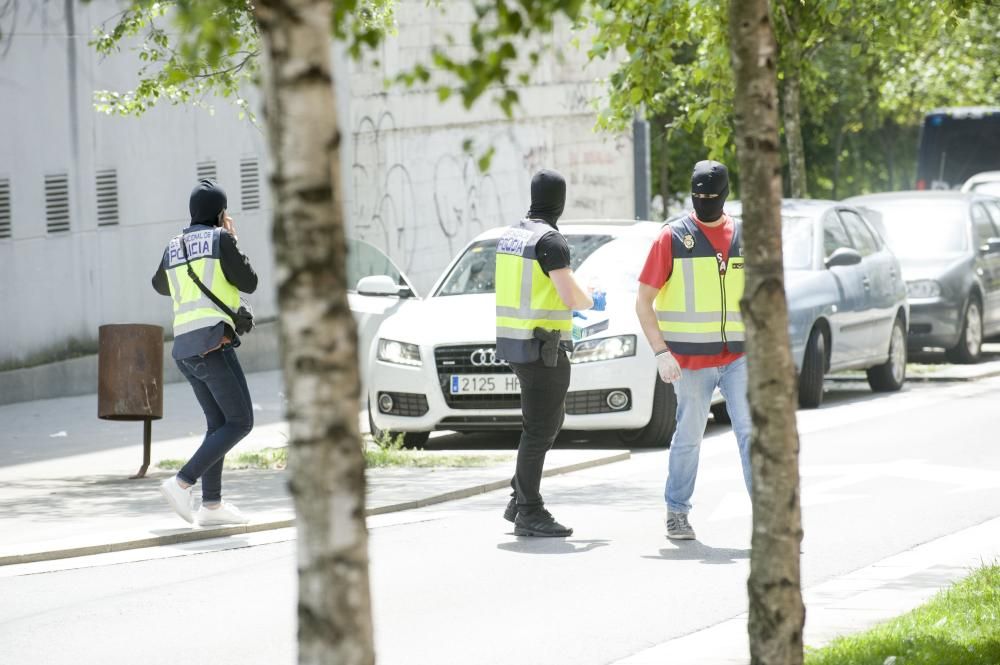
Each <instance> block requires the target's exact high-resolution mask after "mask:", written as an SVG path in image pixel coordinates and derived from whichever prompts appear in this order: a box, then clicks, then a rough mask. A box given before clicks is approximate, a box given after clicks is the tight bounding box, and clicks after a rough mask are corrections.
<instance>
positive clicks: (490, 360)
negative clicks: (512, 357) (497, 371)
mask: <svg viewBox="0 0 1000 665" xmlns="http://www.w3.org/2000/svg"><path fill="white" fill-rule="evenodd" d="M469 361H470V362H471V363H472V366H473V367H503V366H504V365H506V364H507V361H506V360H501V359H500V358H497V351H496V349H476V350H475V351H473V352H472V355H470V356H469Z"/></svg>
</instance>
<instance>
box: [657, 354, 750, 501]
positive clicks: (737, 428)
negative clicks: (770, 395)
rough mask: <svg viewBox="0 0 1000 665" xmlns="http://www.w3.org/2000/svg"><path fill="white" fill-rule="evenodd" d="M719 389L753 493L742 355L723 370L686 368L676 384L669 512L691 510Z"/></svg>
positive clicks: (667, 489) (668, 495)
mask: <svg viewBox="0 0 1000 665" xmlns="http://www.w3.org/2000/svg"><path fill="white" fill-rule="evenodd" d="M716 386H718V387H719V390H721V391H722V396H723V397H725V398H726V410H727V411H729V418H730V419H731V420H732V421H733V432H734V433H735V434H736V443H737V445H738V446H739V450H740V461H741V462H742V463H743V482H744V483H745V484H746V487H747V492H748V493H749V492H750V427H751V423H750V404H749V402H748V400H747V359H746V356H741V357H740V358H738V359H737V360H734V361H733V362H731V363H729V364H728V365H723V366H721V367H709V368H706V369H697V370H689V369H682V370H681V379H680V381H677V382H676V383H674V392H675V393H676V394H677V429H676V430H674V438H673V440H672V441H671V443H670V468H669V472H668V473H667V487H666V490H665V491H664V499H665V500H666V502H667V510H669V511H671V512H675V513H688V512H690V511H691V495H692V494H693V493H694V481H695V479H696V478H697V477H698V456H699V455H700V453H701V439H702V437H703V436H704V434H705V423H706V421H707V420H708V414H709V411H710V410H711V408H712V393H713V392H714V391H715V387H716Z"/></svg>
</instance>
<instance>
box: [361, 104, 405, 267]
mask: <svg viewBox="0 0 1000 665" xmlns="http://www.w3.org/2000/svg"><path fill="white" fill-rule="evenodd" d="M395 129H396V121H395V119H394V118H393V116H392V114H391V113H389V112H388V111H386V112H383V113H382V114H381V115H380V116H379V117H378V119H377V120H376V119H374V118H371V117H369V116H365V117H363V118H362V119H361V120H360V122H359V123H358V126H357V128H356V129H355V131H354V136H353V139H354V161H353V163H352V164H351V176H352V177H351V180H352V191H353V197H352V210H351V222H352V224H353V229H352V231H353V234H354V235H356V236H357V237H359V238H361V239H362V240H366V241H368V242H370V243H372V244H373V245H375V246H376V247H381V248H382V249H383V250H384V251H385V252H386V253H387V254H388V255H389V256H391V257H392V258H393V259H395V260H396V261H398V262H400V264H401V266H402V267H403V268H404V269H409V268H410V266H411V262H412V260H413V255H414V253H415V247H416V244H415V243H416V236H417V234H416V233H415V232H414V231H415V230H416V229H415V227H416V223H417V220H416V211H417V199H416V195H415V193H414V189H413V178H412V177H411V176H410V171H409V169H408V168H407V167H406V165H405V164H404V163H403V162H402V161H401V160H400V159H399V158H398V156H399V155H401V153H402V150H401V146H399V145H398V140H399V134H398V132H396V131H395Z"/></svg>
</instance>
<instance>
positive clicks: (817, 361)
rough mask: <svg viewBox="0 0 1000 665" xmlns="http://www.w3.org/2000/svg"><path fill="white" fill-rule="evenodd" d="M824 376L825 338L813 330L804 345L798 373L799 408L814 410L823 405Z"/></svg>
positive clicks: (818, 331) (820, 331) (816, 329)
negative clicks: (803, 353) (803, 355)
mask: <svg viewBox="0 0 1000 665" xmlns="http://www.w3.org/2000/svg"><path fill="white" fill-rule="evenodd" d="M824 374H826V338H825V337H824V336H823V331H822V330H820V329H819V328H813V329H812V332H810V333H809V341H808V342H807V343H806V353H805V357H804V358H803V359H802V371H801V372H800V373H799V406H801V407H802V408H803V409H815V408H818V407H819V405H820V404H822V403H823V375H824Z"/></svg>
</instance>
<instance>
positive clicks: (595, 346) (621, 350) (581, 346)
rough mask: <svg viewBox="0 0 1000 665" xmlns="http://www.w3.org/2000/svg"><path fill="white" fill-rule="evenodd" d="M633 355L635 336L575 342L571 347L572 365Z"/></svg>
mask: <svg viewBox="0 0 1000 665" xmlns="http://www.w3.org/2000/svg"><path fill="white" fill-rule="evenodd" d="M634 355H635V335H619V336H617V337H605V338H603V339H592V340H586V341H583V342H577V343H576V344H574V345H573V355H572V357H571V358H570V361H571V362H574V363H592V362H597V361H598V360H614V359H615V358H625V357H628V356H634Z"/></svg>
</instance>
